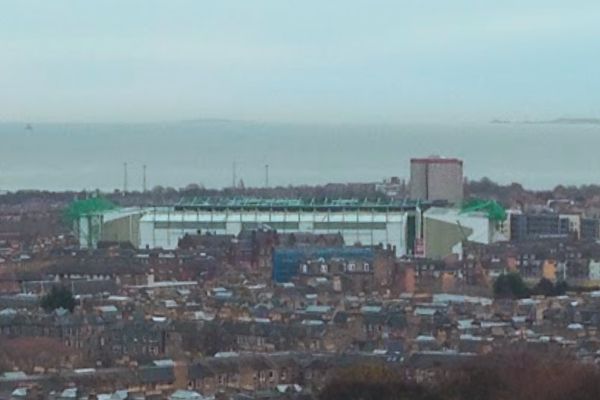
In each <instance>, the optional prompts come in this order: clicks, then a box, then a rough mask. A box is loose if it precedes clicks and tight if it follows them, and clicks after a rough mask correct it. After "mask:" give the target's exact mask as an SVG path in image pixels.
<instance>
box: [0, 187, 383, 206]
mask: <svg viewBox="0 0 600 400" xmlns="http://www.w3.org/2000/svg"><path fill="white" fill-rule="evenodd" d="M93 196H102V197H105V198H107V199H108V200H110V201H112V202H113V203H115V204H118V205H120V206H132V205H135V206H138V205H172V204H174V203H176V202H178V201H180V200H181V199H192V198H194V197H199V198H205V197H258V198H300V199H315V200H317V201H322V200H325V199H339V198H354V199H360V200H364V199H368V200H377V199H385V195H383V194H382V193H380V192H377V191H376V190H375V185H374V184H372V183H348V184H341V183H340V184H338V183H330V184H326V185H315V186H277V187H270V188H252V187H244V185H243V182H241V183H240V185H239V186H238V187H236V188H232V187H230V188H224V189H209V188H205V187H203V186H201V185H197V184H190V185H187V186H186V187H183V188H178V189H177V188H174V187H164V186H155V187H154V188H152V189H151V190H148V191H147V192H140V191H130V192H127V193H123V192H122V191H119V190H115V191H113V192H100V191H79V192H75V191H65V192H47V191H30V190H28V191H18V192H14V193H6V194H3V195H0V211H1V210H2V209H5V210H7V209H10V208H11V207H14V208H17V207H18V209H19V210H21V209H23V208H27V207H28V206H30V207H31V208H32V209H35V210H43V209H56V208H57V207H65V206H66V205H68V204H69V203H70V202H72V201H73V200H76V199H85V198H88V197H93Z"/></svg>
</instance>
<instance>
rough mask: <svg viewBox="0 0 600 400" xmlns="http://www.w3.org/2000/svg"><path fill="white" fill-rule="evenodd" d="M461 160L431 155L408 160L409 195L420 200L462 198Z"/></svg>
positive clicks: (451, 201) (455, 200)
mask: <svg viewBox="0 0 600 400" xmlns="http://www.w3.org/2000/svg"><path fill="white" fill-rule="evenodd" d="M463 184H464V183H463V162H462V160H459V159H456V158H445V157H438V156H431V157H427V158H413V159H411V160H410V197H411V198H412V199H421V200H430V201H434V200H448V201H449V202H450V203H453V204H458V203H460V202H461V201H462V200H463Z"/></svg>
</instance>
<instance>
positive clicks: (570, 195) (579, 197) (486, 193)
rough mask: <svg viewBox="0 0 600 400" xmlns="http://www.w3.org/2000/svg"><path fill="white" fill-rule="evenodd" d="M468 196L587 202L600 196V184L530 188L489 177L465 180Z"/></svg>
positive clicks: (510, 202)
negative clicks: (500, 182)
mask: <svg viewBox="0 0 600 400" xmlns="http://www.w3.org/2000/svg"><path fill="white" fill-rule="evenodd" d="M464 188H465V196H466V197H467V198H469V197H473V198H484V199H494V200H497V201H499V202H500V203H502V204H504V205H507V206H508V205H519V203H528V202H534V201H537V202H546V201H548V200H550V199H570V200H573V201H576V202H585V201H589V200H591V199H594V198H600V185H595V184H592V185H581V186H575V185H570V186H564V185H558V186H556V187H555V188H554V189H552V190H529V189H525V188H524V187H523V186H522V185H521V184H519V183H511V184H507V185H502V184H499V183H497V182H494V181H493V180H491V179H489V178H486V177H484V178H481V179H480V180H468V181H465V187H464Z"/></svg>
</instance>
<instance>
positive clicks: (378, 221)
mask: <svg viewBox="0 0 600 400" xmlns="http://www.w3.org/2000/svg"><path fill="white" fill-rule="evenodd" d="M406 220H407V213H406V212H401V211H398V212H388V213H386V212H370V211H358V212H357V211H347V212H326V211H314V212H309V211H294V212H283V211H214V212H211V211H205V210H200V211H174V210H172V209H157V210H148V211H147V212H146V213H145V215H144V216H143V217H142V218H141V220H140V247H142V248H145V247H148V248H159V247H160V248H164V249H174V248H176V247H177V243H178V241H179V239H180V238H182V237H183V236H184V235H185V234H186V233H189V234H197V233H198V231H200V232H202V233H205V232H213V233H217V234H230V235H237V234H238V233H240V231H241V230H242V229H243V228H247V229H252V228H253V227H258V226H260V225H266V226H270V227H271V228H273V229H276V230H277V231H279V232H312V233H317V234H319V233H337V232H340V233H341V234H342V236H343V237H344V241H345V242H346V244H350V245H351V244H354V243H356V242H360V243H361V244H363V245H377V244H379V243H382V244H384V245H387V244H390V245H392V246H396V253H397V254H398V255H402V254H405V253H406V248H405V241H406Z"/></svg>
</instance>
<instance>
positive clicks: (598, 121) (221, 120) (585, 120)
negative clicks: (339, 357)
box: [0, 117, 600, 128]
mask: <svg viewBox="0 0 600 400" xmlns="http://www.w3.org/2000/svg"><path fill="white" fill-rule="evenodd" d="M201 123H215V124H229V123H238V124H252V125H256V124H270V125H309V126H311V125H312V126H314V125H319V126H403V125H488V124H493V125H496V124H498V125H501V124H515V125H526V124H532V125H535V124H565V125H600V118H596V117H556V118H548V119H510V118H491V119H486V120H483V119H482V120H468V121H467V120H464V121H456V120H454V121H450V120H449V121H437V120H436V121H394V122H390V121H368V122H351V121H330V120H325V121H317V120H305V121H299V120H277V119H273V120H269V119H251V118H250V119H245V118H226V117H199V118H182V119H161V120H128V121H118V120H112V121H110V120H104V121H97V120H35V119H32V120H24V119H19V120H2V119H0V124H6V125H12V124H14V125H23V126H24V127H27V126H32V127H33V128H35V125H164V124H166V125H169V124H201Z"/></svg>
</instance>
